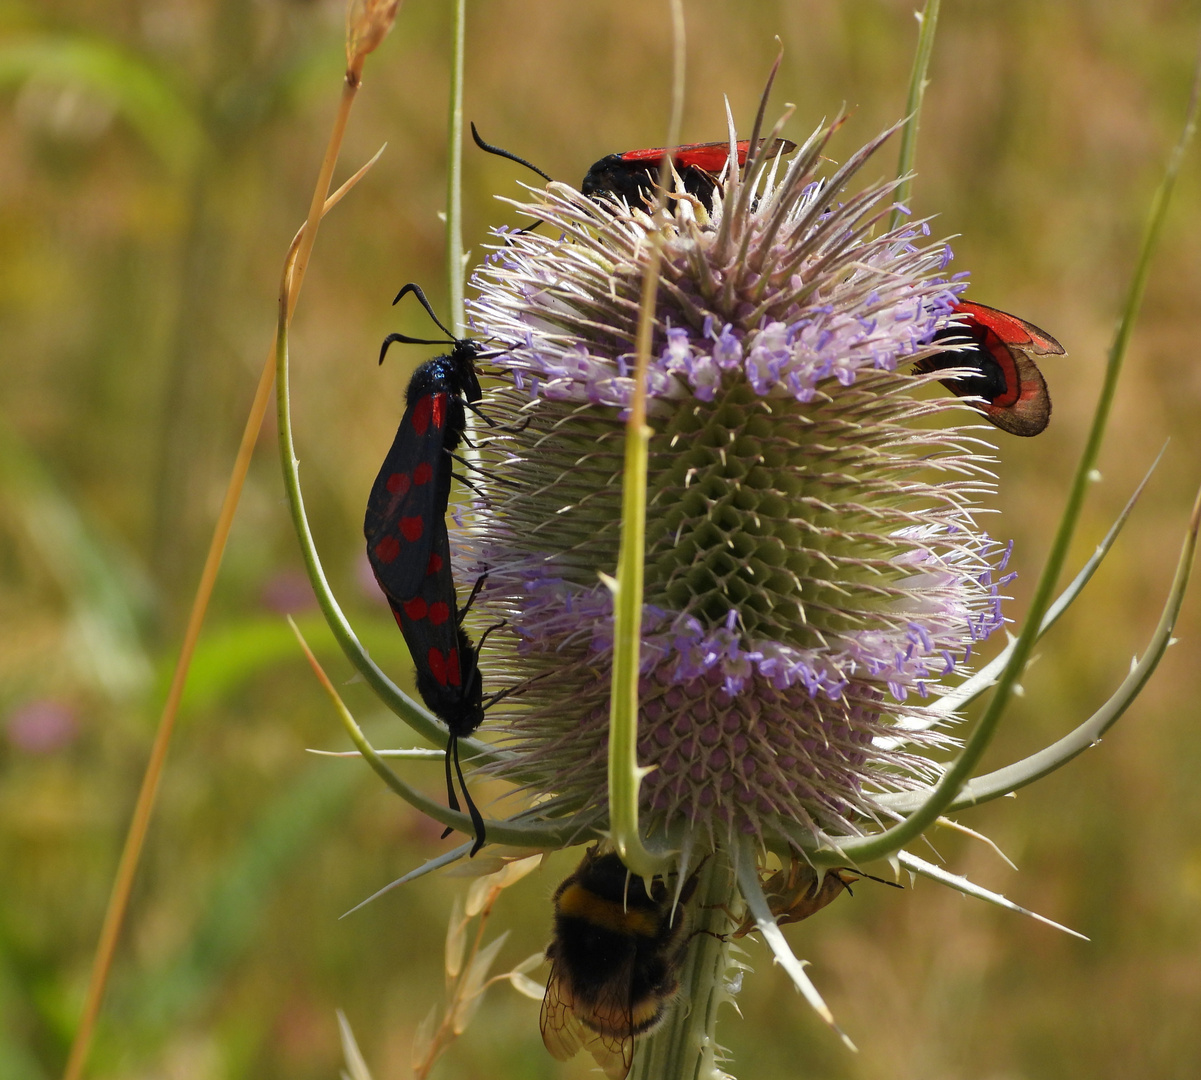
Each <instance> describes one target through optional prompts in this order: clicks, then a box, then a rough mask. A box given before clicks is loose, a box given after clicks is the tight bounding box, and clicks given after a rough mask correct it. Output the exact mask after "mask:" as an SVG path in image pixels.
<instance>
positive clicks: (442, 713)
mask: <svg viewBox="0 0 1201 1080" xmlns="http://www.w3.org/2000/svg"><path fill="white" fill-rule="evenodd" d="M431 531H432V532H433V534H434V540H433V545H432V549H431V552H430V557H429V562H428V563H427V564H426V573H425V577H424V578H423V579H422V584H421V589H420V590H419V591H418V593H417V594H416V595H415V596H412V597H410V598H409V599H408V600H404V601H401V602H397V601H396V600H394V599H393V598H392V597H391V596H388V603H389V604H390V605H391V607H392V614H393V616H395V618H396V625H397V626H399V627H400V632H401V633H402V634H403V635H404V639H405V644H406V645H407V646H408V647H409V652H410V653H411V654H412V657H413V663H414V665H416V668H417V692H418V693H419V694H420V695H421V699H422V701H424V702H425V703H426V705H427V706H428V707H429V710H430V712H432V713H433V714H434V715H435V716H437V717H438V718H439V719H440V720H441V721H442V722H443V723H444V724H446V727H447V729H448V730H449V738H448V739H447V742H446V756H445V759H444V760H445V762H446V801H447V803H448V804H449V806H450V808H451V809H452V810H458V809H459V800H458V798H457V797H456V795H455V785H454V778H453V776H452V774H451V763H452V762H453V763H454V771H455V774H457V776H458V778H459V787H461V788H462V789H463V802H464V803H465V804H466V807H467V813H468V814H469V815H470V816H471V824H472V827H473V829H474V830H475V843H474V844H473V845H472V847H471V854H472V855H474V854H475V853H476V852H477V851H479V849H480V848H481V847H483V845H484V819H483V817H482V815H481V814H480V812H479V810H478V808H477V807H476V805H475V802H474V801H473V800H472V798H471V793H470V792H469V791H468V790H467V781H466V779H464V777H463V767H462V765H460V764H459V739H461V738H465V737H466V736H468V735H470V734H471V733H472V732H473V731H475V729H476V728H478V727H479V726H480V724H481V723H483V720H484V685H483V680H482V679H481V677H480V669H479V656H478V654H477V651H476V647H475V646H474V645H473V644H472V643H471V639H470V638H469V637H468V636H467V632H466V631H465V630H464V629H463V626H462V618H463V614H462V613H460V612H459V610H458V600H457V597H456V596H455V588H454V579H453V577H452V576H451V569H450V540H449V538H448V537H447V533H446V520H445V519H444V518H439V519H437V520H436V521H435V522H434V523H433V528H432V530H431ZM385 595H386V596H387V592H386V591H385ZM450 831H451V830H450V829H447V830H446V832H445V833H443V834H442V835H443V836H446V835H448V834H449V833H450Z"/></svg>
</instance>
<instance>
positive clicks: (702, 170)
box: [471, 124, 796, 228]
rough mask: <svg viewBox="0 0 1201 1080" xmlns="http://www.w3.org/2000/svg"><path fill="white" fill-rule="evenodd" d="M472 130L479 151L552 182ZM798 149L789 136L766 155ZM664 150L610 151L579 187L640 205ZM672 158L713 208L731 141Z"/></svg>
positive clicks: (742, 148) (742, 155)
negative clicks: (718, 179) (523, 167)
mask: <svg viewBox="0 0 1201 1080" xmlns="http://www.w3.org/2000/svg"><path fill="white" fill-rule="evenodd" d="M471 135H472V138H474V139H475V143H476V145H477V146H478V147H479V148H480V149H481V150H484V151H486V152H487V153H489V154H495V155H497V157H503V158H508V160H509V161H515V162H517V164H518V165H524V166H525V167H526V168H527V169H530V170H532V171H533V172H536V173H537V174H538V175H539V176H541V177H542V179H543V180H546V181H547V182H551V181H552V177H550V176H549V175H547V174H546V173H544V172H543V171H542V170H541V169H540V168H538V166H537V165H534V164H533V163H532V162H529V161H526V159H525V158H523V157H518V156H517V155H516V154H514V153H512V152H510V151H508V150H504V149H502V148H501V147H499V146H493V145H492V144H491V143H486V142H484V140H483V139H482V138H481V137H480V133H479V132H478V131H477V130H476V127H475V124H472V125H471ZM763 142H764V140H760V143H759V145H760V148H762V146H763ZM750 146H751V141H750V139H743V140H742V141H741V142H737V143H735V144H734V147H735V153H736V154H737V155H738V165H739V167H740V168H741V167H742V166H744V165H745V164H746V159H747V154H748V152H749V151H750ZM795 149H796V143H794V142H792V141H790V140H789V139H776V140H775V141H774V142H773V143H772V144H771V145H770V147H768V150H767V155H768V156H769V157H771V156H774V155H776V154H791V153H792V152H793V151H794V150H795ZM666 153H667V149H666V148H665V147H662V146H658V147H653V148H651V149H648V150H627V151H625V153H622V154H608V155H606V156H605V157H603V158H601V159H600V160H599V161H597V162H595V163H594V164H593V165H592V167H591V168H590V169H589V170H588V172H587V173H586V174H585V176H584V180H583V182H582V183H581V184H580V191H581V192H583V193H584V194H585V195H589V196H593V197H595V196H599V195H608V196H611V197H613V198H622V199H625V200H626V202H627V203H629V205H630V206H641V205H642V204H643V203H644V202H645V200H647V199H649V198H650V197H651V196H652V195H653V194H654V191H655V184H656V183H657V182H658V179H659V170H660V168H661V167H662V165H663V157H664V155H665V154H666ZM671 157H672V161H673V162H674V164H675V167H676V171H677V172H678V173H679V174H680V179H681V180H683V182H684V190H685V191H687V192H688V193H689V194H690V195H693V196H695V197H696V198H698V199H700V200H701V202H703V203H704V204H705V206H706V207H708V208H709V209H710V210H712V209H713V192H714V190H715V189H716V187H717V176H718V174H719V173H720V172H721V171H722V169H724V168H725V166H726V162H727V161H728V160H729V157H730V144H729V142H709V143H689V144H686V145H684V146H677V147H676V148H675V150H673V151H672V155H671ZM532 227H533V226H531V228H532Z"/></svg>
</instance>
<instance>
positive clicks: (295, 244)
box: [63, 80, 383, 1080]
mask: <svg viewBox="0 0 1201 1080" xmlns="http://www.w3.org/2000/svg"><path fill="white" fill-rule="evenodd" d="M356 89H357V80H355V86H354V87H352V86H351V85H350V83H349V81H348V82H347V83H346V84H344V86H343V91H342V101H341V105H340V107H339V110H338V116H337V118H336V119H335V121H334V127H333V130H332V132H331V133H330V140H329V144H328V146H327V149H326V152H325V158H324V160H323V161H322V163H321V170H320V173H319V174H318V178H317V185H316V188H315V189H314V192H313V202H312V205H311V206H310V209H309V217H308V220H307V221H306V222H305V225H304V227H303V228H302V229H301V231H300V232H299V233H298V234H297V235H296V237H295V238H294V239H293V240H292V243H291V245H290V247H289V249H288V253H287V255H286V257H285V259H284V267H283V274H282V276H281V292H280V302H281V303H283V302H284V300H285V296H286V302H287V313H288V320H289V321H290V320H291V317H292V314H293V313H294V312H295V309H296V301H297V298H298V297H299V295H300V287H301V285H302V283H303V281H304V272H305V267H306V266H307V265H308V259H309V256H310V255H311V253H312V250H313V242H314V240H315V239H316V236H317V226H318V224H319V223H320V221H321V218H322V217H324V215H325V214H326V213H327V212H328V211H329V210H330V209H332V208H333V207H334V206H335V205H337V203H338V202H339V201H341V199H342V196H343V195H345V194H346V192H348V191H349V190H350V189H351V188H352V187H353V186H354V185H355V184H356V183H358V181H359V179H360V178H361V177H362V176H363V175H364V174H365V173H366V172H367V170H368V169H369V168H370V167H371V166H372V165H373V164H375V162H376V161H377V160H378V159H379V153H377V154H376V155H375V157H373V158H372V159H371V161H369V162H368V163H367V164H366V165H364V166H363V168H361V169H360V170H359V171H358V172H356V173H355V174H354V176H352V177H351V178H350V179H349V180H348V181H347V182H346V183H345V184H343V185H342V186H341V187H340V188H339V189H338V190H337V191H336V192H335V193H334V194H333V195H332V196H329V197H328V198H327V197H326V196H327V193H328V191H329V185H330V179H331V177H332V176H333V171H334V166H335V164H336V163H337V159H338V152H339V150H340V148H341V145H342V136H343V134H344V132H345V130H346V121H347V118H348V117H349V114H350V107H351V105H352V104H353V103H354V96H355V91H356ZM382 152H383V150H382V148H381V150H380V153H382ZM285 290H286V291H285ZM274 375H275V346H274V343H273V344H272V346H271V348H270V349H269V350H268V352H267V359H266V362H265V363H264V365H263V372H262V374H261V375H260V376H259V383H258V387H257V388H256V390H255V394H254V401H253V402H252V403H251V406H250V413H249V415H248V416H247V418H246V425H245V427H244V428H243V430H242V441H241V443H240V444H239V446H238V454H237V457H236V458H235V459H234V465H233V469H232V471H231V473H230V478H229V484H228V485H227V487H226V490H225V498H224V500H223V501H222V504H221V510H220V513H219V514H218V515H217V522H216V524H215V526H214V528H213V538H212V540H211V542H210V543H209V549H208V554H207V556H206V557H205V561H204V569H203V570H202V571H201V574H200V582H199V584H198V585H197V588H196V595H195V598H194V599H193V601H192V609H191V612H190V613H189V615H188V623H187V627H186V629H185V630H184V637H183V643H182V645H181V646H180V652H179V659H178V660H177V661H176V664H175V671H174V673H173V674H172V676H171V685H170V688H169V689H168V691H167V698H166V701H165V702H164V703H163V711H162V713H161V714H160V716H159V723H158V730H157V731H156V732H155V736H154V743H153V745H152V746H151V750H150V759H149V761H148V762H147V763H146V771H145V773H144V775H143V777H142V786H141V788H140V789H139V791H138V798H137V802H136V803H135V804H134V811H133V818H132V820H131V821H130V823H129V831H128V832H127V833H126V836H125V845H124V847H123V848H122V850H121V859H120V861H119V862H118V864H117V873H116V877H115V879H114V881H113V889H112V892H111V894H110V895H109V900H108V906H107V908H106V909H105V913H104V922H103V924H102V926H101V929H100V939H99V941H98V942H97V945H96V956H95V958H94V960H93V961H92V974H91V978H90V979H89V982H88V990H87V996H86V997H85V999H84V1008H83V1015H82V1017H81V1018H80V1022H79V1027H78V1028H77V1029H76V1032H75V1038H74V1040H73V1041H72V1043H71V1052H70V1054H69V1056H68V1058H67V1065H66V1068H65V1069H64V1071H63V1080H79V1078H80V1077H81V1076H82V1075H83V1070H84V1067H85V1066H86V1064H87V1058H88V1053H89V1051H90V1050H91V1044H92V1036H93V1034H94V1033H95V1028H96V1019H97V1017H98V1016H99V1014H100V1006H101V1004H102V1002H103V1000H104V991H105V987H106V986H107V984H108V976H109V972H110V971H111V970H112V964H113V957H114V956H115V954H116V950H117V941H118V939H119V938H120V935H121V927H122V925H123V924H124V922H125V915H126V912H127V911H128V909H129V896H130V892H131V891H132V889H133V882H134V878H135V876H136V875H137V869H138V864H139V862H140V861H141V857H142V849H143V847H144V846H145V843H146V833H147V831H148V830H149V828H150V819H151V816H152V815H153V813H154V803H155V798H156V797H157V795H158V786H159V781H160V780H161V779H162V773H163V766H164V764H165V763H166V759H167V750H168V749H169V747H170V745H171V736H172V734H173V733H174V730H175V719H176V717H177V715H178V713H179V705H180V702H181V701H182V699H183V692H184V688H185V687H186V685H187V679H188V672H189V670H190V668H191V664H192V656H193V654H194V653H195V651H196V643H197V641H198V640H199V638H200V630H201V628H202V627H203V625H204V617H205V615H206V614H207V612H208V605H209V600H210V599H211V597H212V593H213V587H214V586H215V584H216V582H217V573H218V571H219V570H220V569H221V559H222V557H223V556H224V554H225V545H226V543H227V542H228V540H229V533H230V529H231V528H232V527H233V520H234V515H235V514H236V513H237V509H238V503H239V501H240V500H241V497H242V489H243V488H244V486H245V483H246V475H247V473H248V472H249V470H250V459H251V456H252V455H253V453H254V447H255V444H256V443H257V442H258V437H259V432H260V430H261V429H262V426H263V418H264V416H266V414H267V406H268V405H269V403H270V401H271V386H272V382H273V381H274Z"/></svg>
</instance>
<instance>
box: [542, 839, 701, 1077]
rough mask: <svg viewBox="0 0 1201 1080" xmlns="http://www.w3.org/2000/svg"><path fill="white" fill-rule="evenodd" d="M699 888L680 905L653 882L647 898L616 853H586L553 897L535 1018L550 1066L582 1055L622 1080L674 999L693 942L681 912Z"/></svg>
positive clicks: (688, 888) (689, 884)
mask: <svg viewBox="0 0 1201 1080" xmlns="http://www.w3.org/2000/svg"><path fill="white" fill-rule="evenodd" d="M697 872H699V868H698V871H697ZM696 883H697V873H693V874H692V876H691V877H689V879H688V880H687V881H686V882H685V883H684V886H683V888H682V889H681V890H680V896H679V904H678V905H677V904H676V903H675V900H674V896H675V890H674V889H672V888H669V887H668V884H667V882H666V881H665V880H664V879H663V878H660V877H656V878H655V879H654V880H653V881H652V882H651V889H650V892H649V893H648V892H647V889H646V886H645V884H644V882H643V879H642V878H640V877H635V876H633V875H632V874H630V873H629V872H628V871H627V870H626V868H625V866H624V865H623V864H622V861H621V859H619V858H618V857H617V854H616V853H615V852H605V853H600V852H599V851H598V849H597V848H596V847H592V848H589V849H588V851H587V852H586V853H585V855H584V858H583V861H582V862H581V863H580V865H579V866H578V867H576V869H575V872H574V873H573V874H572V875H571V876H570V877H569V878H567V880H566V881H564V882H563V884H562V885H560V886H559V888H558V889H557V890H556V891H555V897H554V906H555V925H554V940H553V941H552V942H551V943H550V945H549V946H548V947H547V950H546V958H547V960H549V961H550V962H551V971H550V978H549V979H548V980H547V983H546V996H545V997H544V998H543V999H542V1018H541V1025H542V1041H543V1043H545V1044H546V1048H547V1050H549V1051H550V1053H551V1056H552V1057H554V1058H556V1059H557V1060H559V1061H567V1060H568V1059H569V1058H571V1057H574V1056H575V1054H576V1053H578V1052H579V1051H580V1050H582V1049H587V1050H588V1052H589V1053H591V1054H592V1056H593V1058H595V1059H596V1063H597V1065H599V1066H600V1067H601V1069H602V1070H603V1071H604V1074H605V1076H607V1077H608V1078H609V1080H624V1078H625V1076H626V1074H627V1073H628V1072H629V1071H630V1064H631V1062H632V1060H633V1057H634V1036H636V1035H642V1034H644V1033H646V1032H649V1031H652V1030H653V1029H654V1028H656V1027H657V1026H658V1025H659V1024H660V1023H662V1021H663V1018H664V1017H665V1016H666V1014H667V1010H668V1008H669V1007H670V1005H671V1003H672V999H673V998H674V997H675V995H676V992H677V991H678V990H679V970H680V965H681V963H682V961H683V959H684V953H685V950H686V949H687V946H688V942H689V940H690V939H691V937H692V935H691V934H690V933H689V930H688V926H687V923H688V919H687V916H686V913H685V910H684V905H685V904H686V903H687V902H688V900H689V899H690V898H691V896H692V894H693V892H694V891H695V889H696Z"/></svg>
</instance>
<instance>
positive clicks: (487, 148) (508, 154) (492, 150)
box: [471, 121, 555, 232]
mask: <svg viewBox="0 0 1201 1080" xmlns="http://www.w3.org/2000/svg"><path fill="white" fill-rule="evenodd" d="M471 137H472V138H473V139H475V145H476V146H478V147H479V148H480V149H481V150H483V151H484V152H485V153H488V154H495V155H496V156H497V157H503V158H508V159H509V160H510V161H515V162H517V164H518V165H524V166H525V167H526V168H527V169H529V170H531V171H532V172H536V173H537V174H538V175H539V176H541V177H542V179H543V180H545V181H546V182H547V183H548V184H553V183H554V182H555V180H554V177H553V176H547V175H546V173H544V172H543V171H542V170H541V169H540V168H538V166H537V165H535V164H534V163H533V162H532V161H526V159H525V158H522V157H518V156H517V155H516V154H514V153H513V152H512V151H510V150H503V149H502V148H501V147H499V146H493V145H492V144H491V143H486V142H484V140H483V139H481V138H480V133H479V132H478V131H476V129H475V122H474V121H472V124H471ZM532 227H533V226H531V228H532ZM521 231H522V232H525V230H524V229H522V230H521Z"/></svg>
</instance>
